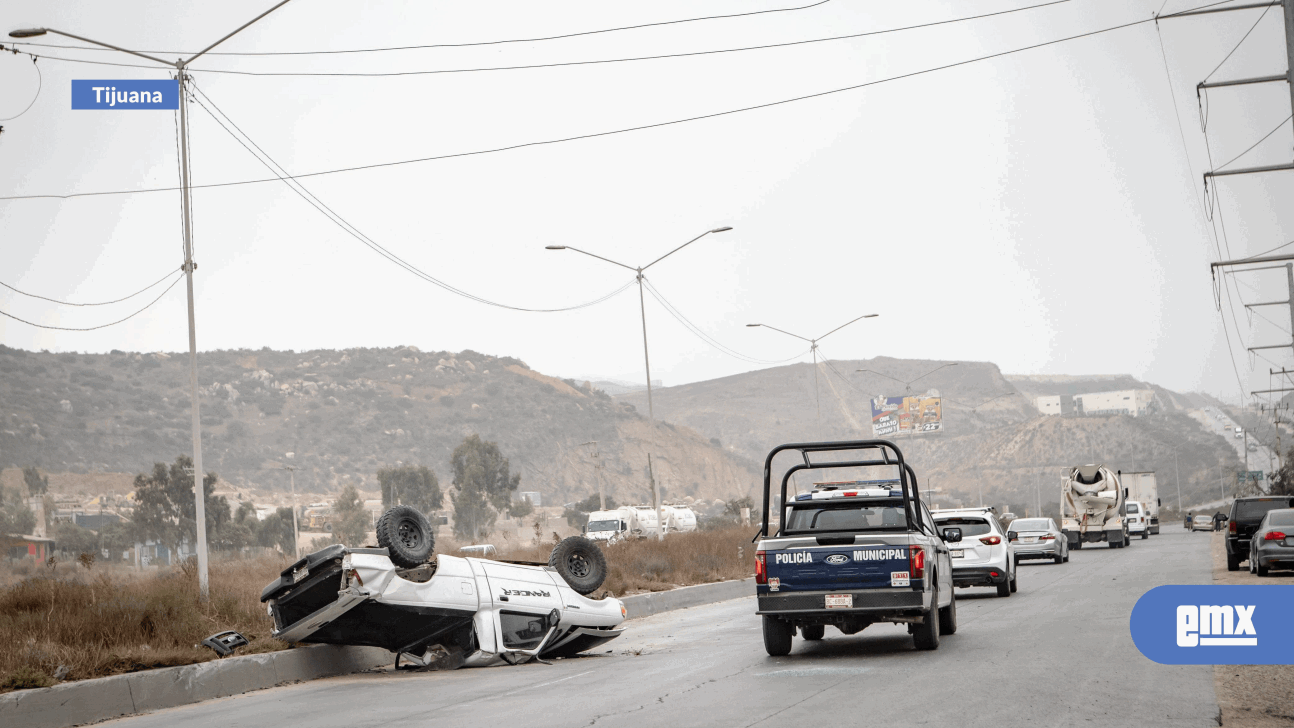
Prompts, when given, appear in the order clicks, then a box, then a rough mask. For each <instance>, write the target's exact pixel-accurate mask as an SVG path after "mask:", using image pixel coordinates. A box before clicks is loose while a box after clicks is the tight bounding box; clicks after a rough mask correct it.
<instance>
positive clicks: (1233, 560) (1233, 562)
mask: <svg viewBox="0 0 1294 728" xmlns="http://www.w3.org/2000/svg"><path fill="white" fill-rule="evenodd" d="M1227 571H1240V557H1239V556H1232V555H1230V554H1227Z"/></svg>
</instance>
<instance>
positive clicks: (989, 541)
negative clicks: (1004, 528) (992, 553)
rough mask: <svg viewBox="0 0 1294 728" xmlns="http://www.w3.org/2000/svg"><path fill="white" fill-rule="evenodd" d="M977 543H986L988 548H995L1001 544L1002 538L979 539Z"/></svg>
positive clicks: (986, 537)
mask: <svg viewBox="0 0 1294 728" xmlns="http://www.w3.org/2000/svg"><path fill="white" fill-rule="evenodd" d="M979 542H980V543H986V544H988V545H989V546H996V545H998V544H1000V543H1002V537H1001V536H985V537H984V538H981V539H980V540H979Z"/></svg>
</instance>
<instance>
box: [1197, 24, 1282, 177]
mask: <svg viewBox="0 0 1294 728" xmlns="http://www.w3.org/2000/svg"><path fill="white" fill-rule="evenodd" d="M1271 9H1272V6H1270V5H1268V6H1267V7H1265V8H1263V12H1262V13H1261V14H1260V15H1259V16H1258V19H1257V20H1255V21H1254V24H1253V25H1252V26H1250V27H1249V30H1248V31H1246V32H1245V35H1244V37H1243V38H1241V39H1240V42H1239V43H1236V47H1235V48H1232V49H1231V52H1230V53H1228V54H1227V57H1226V58H1223V59H1222V60H1221V61H1220V62H1219V63H1218V65H1217V66H1214V68H1213V70H1212V71H1209V75H1207V76H1205V77H1204V80H1205V82H1207V81H1208V80H1209V79H1210V78H1213V74H1215V73H1217V72H1218V69H1219V68H1222V66H1223V64H1225V63H1226V62H1227V61H1229V60H1231V56H1232V55H1233V54H1235V52H1236V51H1238V50H1240V46H1242V45H1244V44H1245V41H1246V40H1248V39H1249V34H1250V33H1252V32H1254V28H1257V27H1258V24H1259V23H1261V22H1263V18H1265V17H1267V11H1269V10H1271ZM1223 166H1224V167H1225V166H1226V165H1223Z"/></svg>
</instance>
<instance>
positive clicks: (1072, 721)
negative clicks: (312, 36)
mask: <svg viewBox="0 0 1294 728" xmlns="http://www.w3.org/2000/svg"><path fill="white" fill-rule="evenodd" d="M1209 567H1210V561H1209V536H1208V535H1207V534H1202V533H1200V534H1190V533H1187V532H1185V531H1183V530H1181V529H1166V530H1165V533H1164V534H1162V535H1160V536H1152V537H1151V538H1150V539H1149V540H1145V541H1143V540H1139V539H1138V540H1134V541H1133V542H1132V544H1131V545H1130V546H1129V547H1128V548H1124V549H1118V550H1114V549H1109V548H1086V549H1082V550H1079V551H1075V552H1073V554H1072V558H1071V559H1070V563H1068V564H1062V565H1055V564H1051V563H1042V562H1026V563H1025V564H1022V565H1021V567H1020V590H1019V592H1018V593H1016V594H1013V595H1012V596H1010V597H1008V598H998V597H997V596H995V592H993V591H990V590H987V589H959V590H958V591H957V599H958V616H959V622H960V625H959V630H958V632H957V634H955V635H950V636H946V637H945V638H944V640H943V644H942V645H941V646H940V648H939V649H938V650H937V651H934V652H917V651H916V650H914V649H913V647H912V640H911V638H910V637H909V636H908V635H907V633H906V631H905V630H904V629H903V628H900V627H896V626H879V625H878V626H872V627H870V628H868V629H866V630H864V631H863V632H860V633H859V634H857V635H853V636H845V635H842V634H840V633H839V632H838V631H836V630H834V629H832V628H828V629H827V638H826V639H825V640H823V641H822V642H818V643H808V642H804V641H803V640H800V639H798V638H797V639H796V641H795V647H794V649H793V651H792V652H791V654H790V655H789V656H787V657H781V658H772V657H768V656H767V655H766V654H765V652H764V647H763V643H762V641H761V636H760V622H759V618H758V617H756V616H755V614H754V611H755V602H754V599H753V597H752V598H745V599H738V600H734V601H730V602H724V603H720V604H715V605H710V606H707V607H698V608H694V609H687V610H682V611H678V612H671V613H666V614H661V615H657V616H655V617H650V618H647V619H642V620H636V621H634V622H630V623H628V627H629V630H628V631H627V632H626V633H625V635H624V636H623V637H621V638H620V639H619V640H616V642H613V643H611V644H610V645H608V646H609V647H614V648H615V649H614V650H613V652H612V653H610V654H605V653H604V654H600V655H594V656H586V657H581V658H576V659H568V660H560V661H556V662H555V663H554V664H552V665H541V664H531V665H523V666H520V667H495V668H484V669H465V670H458V671H454V672H433V673H399V674H395V673H376V674H364V675H357V676H350V677H343V678H333V679H330V680H319V681H315V682H309V683H303V684H300V685H293V686H287V687H281V688H275V689H273V690H265V691H260V692H256V693H250V694H247V695H241V696H237V697H233V698H225V699H222V700H215V701H210V702H206V703H201V704H198V705H193V706H187V707H183V708H175V709H172V710H167V711H162V712H159V713H153V714H150V715H145V716H139V717H134V718H125V719H121V720H118V721H112V723H114V724H118V725H124V726H129V727H130V728H146V727H151V726H158V727H159V728H161V727H163V726H165V727H166V728H188V727H190V726H192V727H194V728H196V727H197V726H204V727H205V726H212V725H218V726H220V727H221V728H236V727H238V726H269V725H276V726H280V725H308V726H311V727H312V728H324V727H326V726H339V727H340V726H345V727H346V728H359V727H367V726H372V727H373V728H379V727H385V726H437V727H438V728H442V727H443V728H448V727H450V726H491V727H493V726H526V727H527V728H541V727H544V726H577V725H612V726H634V728H646V727H649V726H667V727H668V728H679V727H680V726H701V725H706V726H755V725H760V726H773V725H784V726H796V727H797V728H798V727H800V726H854V725H862V724H867V725H884V726H907V725H935V726H1026V725H1027V726H1071V725H1101V726H1125V725H1126V726H1137V727H1138V728H1143V727H1144V726H1146V725H1155V726H1167V725H1172V726H1216V725H1217V716H1218V706H1217V703H1216V700H1215V697H1214V687H1213V669H1212V668H1211V667H1208V666H1164V665H1157V664H1155V663H1153V662H1150V661H1149V660H1147V659H1145V658H1144V657H1142V656H1141V655H1140V653H1138V652H1137V650H1136V648H1135V647H1134V646H1133V644H1132V639H1131V637H1130V636H1129V634H1128V615H1129V614H1130V612H1131V610H1132V605H1133V604H1134V603H1135V602H1136V600H1137V598H1138V597H1139V596H1141V595H1142V594H1143V593H1144V592H1145V591H1146V590H1148V589H1150V588H1151V587H1153V586H1157V585H1160V584H1199V583H1207V582H1208V581H1209V575H1210V568H1209Z"/></svg>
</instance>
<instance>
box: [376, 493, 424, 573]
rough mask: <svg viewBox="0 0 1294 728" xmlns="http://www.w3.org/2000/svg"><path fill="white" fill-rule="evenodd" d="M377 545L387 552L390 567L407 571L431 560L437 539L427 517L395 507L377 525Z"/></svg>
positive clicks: (404, 508)
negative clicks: (393, 566) (389, 558)
mask: <svg viewBox="0 0 1294 728" xmlns="http://www.w3.org/2000/svg"><path fill="white" fill-rule="evenodd" d="M376 530H377V545H378V546H381V547H382V548H384V549H386V551H387V553H388V554H390V556H391V563H393V564H395V565H396V566H399V567H401V568H404V569H412V568H413V567H415V566H421V565H422V564H425V563H427V561H428V560H430V559H431V554H432V552H433V551H434V550H435V548H436V536H435V534H433V533H432V531H431V524H429V523H427V517H426V516H424V515H422V514H421V513H419V512H418V509H416V508H413V507H411V506H395V507H393V508H391V509H389V510H387V512H386V513H383V514H382V517H381V518H379V519H378V521H377V529H376Z"/></svg>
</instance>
